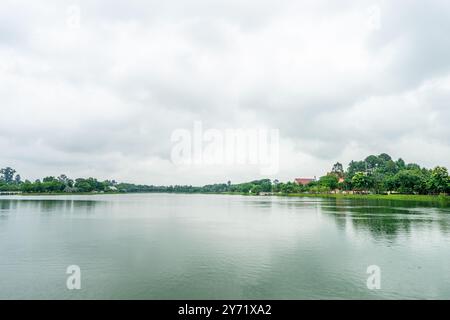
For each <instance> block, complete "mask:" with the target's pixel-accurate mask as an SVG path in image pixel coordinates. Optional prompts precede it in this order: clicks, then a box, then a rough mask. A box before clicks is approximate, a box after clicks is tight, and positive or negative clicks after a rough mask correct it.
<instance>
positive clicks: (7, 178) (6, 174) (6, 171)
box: [0, 167, 16, 183]
mask: <svg viewBox="0 0 450 320" xmlns="http://www.w3.org/2000/svg"><path fill="white" fill-rule="evenodd" d="M15 173H16V170H14V169H13V168H11V167H6V168H3V169H1V170H0V174H1V176H2V177H1V180H3V181H4V182H6V183H11V182H13V181H14V174H15Z"/></svg>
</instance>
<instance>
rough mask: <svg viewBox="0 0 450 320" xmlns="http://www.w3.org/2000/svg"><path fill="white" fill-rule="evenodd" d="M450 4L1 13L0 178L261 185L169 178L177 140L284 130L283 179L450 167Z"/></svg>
mask: <svg viewBox="0 0 450 320" xmlns="http://www.w3.org/2000/svg"><path fill="white" fill-rule="evenodd" d="M449 34H450V1H447V0H442V1H439V0H434V1H414V0H404V1H361V0H358V1H346V0H344V1H317V0H314V1H297V0H279V1H268V0H258V1H253V0H249V1H240V0H239V1H237V0H223V1H222V0H202V1H200V0H189V1H184V0H167V1H148V0H146V1H144V0H128V1H111V0H109V1H106V0H105V1H87V0H86V1H61V0H58V1H56V0H55V1H48V0H47V1H31V0H27V1H22V0H11V1H10V0H2V2H1V5H0V112H1V125H0V150H1V151H0V167H4V166H13V167H14V168H16V169H17V170H18V171H19V173H21V175H22V177H25V178H30V179H35V178H39V177H42V176H45V175H58V174H60V173H66V174H68V175H69V176H72V177H76V176H94V177H98V178H101V179H117V180H121V181H123V180H125V181H130V182H139V183H149V184H205V183H211V182H222V181H227V180H231V181H233V182H238V181H245V180H247V179H253V178H262V177H263V176H261V173H260V170H259V169H260V168H259V167H258V166H255V165H206V164H203V165H202V164H199V165H194V166H179V165H175V164H174V163H173V162H172V159H171V150H172V148H173V145H174V144H173V142H172V141H171V135H172V134H173V132H174V130H176V129H180V128H185V129H187V130H193V126H194V122H196V121H200V122H201V123H202V126H203V128H204V129H208V128H211V129H217V130H219V131H220V130H225V129H226V128H234V129H246V128H263V129H278V130H279V136H280V140H279V159H280V164H279V172H278V173H277V174H275V175H273V176H271V178H279V179H281V180H291V179H292V178H294V177H299V176H305V177H309V176H314V175H317V176H319V175H322V174H324V173H325V172H326V171H327V170H329V169H330V167H331V165H332V164H333V163H334V162H336V161H341V162H343V163H344V164H347V163H348V162H349V161H350V160H351V159H361V158H364V157H365V156H366V155H368V154H372V153H374V154H379V153H382V152H387V153H389V154H391V155H392V156H393V157H394V158H398V157H403V158H404V159H405V161H407V162H416V163H419V164H421V165H425V166H428V167H432V166H435V165H438V164H439V165H444V166H447V167H450V126H449V123H450V106H449V104H450V58H449V57H450V38H449Z"/></svg>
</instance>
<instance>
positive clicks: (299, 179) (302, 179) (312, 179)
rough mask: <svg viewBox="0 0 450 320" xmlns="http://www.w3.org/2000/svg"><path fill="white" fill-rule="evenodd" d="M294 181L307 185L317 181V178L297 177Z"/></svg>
mask: <svg viewBox="0 0 450 320" xmlns="http://www.w3.org/2000/svg"><path fill="white" fill-rule="evenodd" d="M294 181H295V183H296V184H298V185H302V186H306V185H307V184H309V183H311V182H314V181H316V178H297V179H295V180H294Z"/></svg>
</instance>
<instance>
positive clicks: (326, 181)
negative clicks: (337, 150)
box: [319, 174, 338, 190]
mask: <svg viewBox="0 0 450 320" xmlns="http://www.w3.org/2000/svg"><path fill="white" fill-rule="evenodd" d="M319 185H321V186H323V187H326V188H328V189H329V190H335V189H337V187H338V178H337V177H336V176H335V175H332V174H329V175H326V176H323V177H321V178H320V179H319Z"/></svg>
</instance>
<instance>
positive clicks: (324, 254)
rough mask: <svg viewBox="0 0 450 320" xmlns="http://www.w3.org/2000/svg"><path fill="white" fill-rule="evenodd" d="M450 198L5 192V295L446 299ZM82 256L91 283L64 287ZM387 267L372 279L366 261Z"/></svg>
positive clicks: (1, 235)
mask: <svg viewBox="0 0 450 320" xmlns="http://www.w3.org/2000/svg"><path fill="white" fill-rule="evenodd" d="M449 249H450V208H448V207H445V206H439V205H438V206H435V205H433V204H429V203H416V202H399V201H380V200H349V199H317V198H316V199H314V198H285V197H243V196H222V195H173V194H145V195H142V194H135V195H95V196H30V197H23V196H22V197H20V196H8V197H1V198H0V257H1V260H0V298H40V299H41V298H42V299H51V298H64V299H65V298H72V299H83V298H94V299H95V298H102V299H103V298H113V299H114V298H121V299H127V298H132V299H165V298H169V299H170V298H172V299H188V298H192V299H197V298H227V299H228V298H235V299H240V298H244V299H247V298H249V299H251V298H253V299H260V298H261V299H264V298H266V299H271V298H278V299H296V298H329V299H336V298H447V299H448V298H450V272H449V270H450V255H449V254H448V252H449ZM71 264H77V265H79V266H80V267H81V269H82V272H83V289H82V290H81V291H77V292H73V291H68V290H66V288H65V280H66V278H65V277H66V274H65V268H66V267H67V266H68V265H71ZM372 264H376V265H378V266H380V268H381V270H382V279H383V280H382V289H381V290H378V291H371V290H368V289H367V287H366V278H367V274H366V268H367V266H369V265H372Z"/></svg>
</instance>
